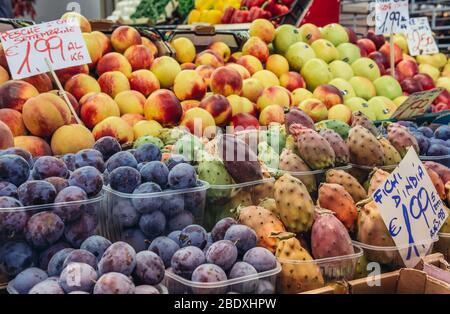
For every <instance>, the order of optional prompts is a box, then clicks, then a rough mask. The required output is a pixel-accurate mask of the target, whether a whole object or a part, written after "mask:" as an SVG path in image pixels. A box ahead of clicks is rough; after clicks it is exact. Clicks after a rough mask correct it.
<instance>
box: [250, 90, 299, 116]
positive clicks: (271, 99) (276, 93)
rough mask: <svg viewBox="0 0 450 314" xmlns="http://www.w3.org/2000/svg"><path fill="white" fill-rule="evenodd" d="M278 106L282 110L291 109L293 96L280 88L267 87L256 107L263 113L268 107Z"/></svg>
mask: <svg viewBox="0 0 450 314" xmlns="http://www.w3.org/2000/svg"><path fill="white" fill-rule="evenodd" d="M270 105H278V106H280V107H282V108H289V107H290V105H291V96H290V95H289V91H287V90H286V89H284V88H283V87H280V86H272V87H267V88H265V89H264V91H263V92H262V94H261V96H260V97H259V98H258V101H257V103H256V106H257V107H258V110H259V111H260V112H261V111H263V110H264V109H265V108H266V107H267V106H270Z"/></svg>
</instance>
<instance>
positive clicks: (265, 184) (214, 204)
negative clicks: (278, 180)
mask: <svg viewBox="0 0 450 314" xmlns="http://www.w3.org/2000/svg"><path fill="white" fill-rule="evenodd" d="M274 183H275V179H274V178H267V179H262V180H258V181H252V182H246V183H240V184H229V185H211V186H210V188H209V190H208V192H207V193H206V207H205V219H204V227H205V228H206V229H207V230H210V229H211V228H213V227H214V225H215V224H216V222H217V221H219V220H220V219H222V218H225V217H230V216H233V213H232V210H234V209H236V208H237V207H239V206H250V205H258V204H259V201H260V199H261V198H266V197H273V184H274Z"/></svg>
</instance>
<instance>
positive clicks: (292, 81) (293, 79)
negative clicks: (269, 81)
mask: <svg viewBox="0 0 450 314" xmlns="http://www.w3.org/2000/svg"><path fill="white" fill-rule="evenodd" d="M280 84H281V86H283V87H284V88H286V89H287V90H288V91H290V92H292V91H293V90H295V89H297V88H305V87H306V83H305V80H304V79H303V77H302V76H301V75H300V74H298V73H297V72H287V73H284V74H282V75H281V76H280Z"/></svg>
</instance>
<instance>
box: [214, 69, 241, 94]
mask: <svg viewBox="0 0 450 314" xmlns="http://www.w3.org/2000/svg"><path fill="white" fill-rule="evenodd" d="M210 87H211V91H212V92H213V93H215V94H221V95H223V96H229V95H233V94H236V95H239V94H240V93H241V90H242V77H241V75H240V74H239V72H238V71H236V70H234V69H232V68H229V67H220V68H217V69H216V70H214V72H213V73H212V75H211V81H210Z"/></svg>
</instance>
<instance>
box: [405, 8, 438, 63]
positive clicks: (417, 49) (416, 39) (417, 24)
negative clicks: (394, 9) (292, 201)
mask: <svg viewBox="0 0 450 314" xmlns="http://www.w3.org/2000/svg"><path fill="white" fill-rule="evenodd" d="M407 39H408V48H409V54H410V55H411V56H418V55H421V54H423V55H429V54H434V53H438V52H439V49H438V47H437V45H436V41H435V40H434V37H433V33H432V32H431V28H430V24H429V23H428V18H426V17H418V18H412V19H410V20H409V25H408V32H407Z"/></svg>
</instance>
